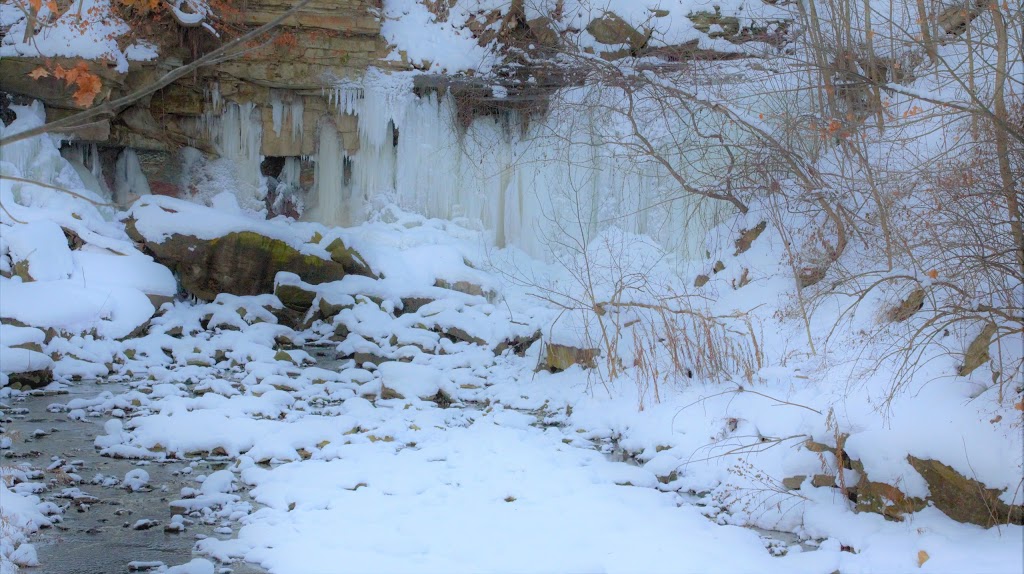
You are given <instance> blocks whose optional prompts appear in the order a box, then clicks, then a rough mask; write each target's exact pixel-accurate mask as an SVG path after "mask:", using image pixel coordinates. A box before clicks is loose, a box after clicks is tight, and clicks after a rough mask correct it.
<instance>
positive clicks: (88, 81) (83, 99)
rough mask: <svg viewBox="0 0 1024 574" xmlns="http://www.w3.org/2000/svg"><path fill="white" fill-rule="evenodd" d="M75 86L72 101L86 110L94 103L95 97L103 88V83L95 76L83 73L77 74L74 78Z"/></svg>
mask: <svg viewBox="0 0 1024 574" xmlns="http://www.w3.org/2000/svg"><path fill="white" fill-rule="evenodd" d="M74 83H75V85H76V86H78V89H77V90H75V95H74V96H73V97H74V100H75V103H76V104H77V105H79V106H82V107H83V108H87V107H89V106H91V105H92V103H93V102H94V101H96V96H97V95H99V93H100V90H101V89H102V88H103V82H102V81H101V80H100V78H99V76H97V75H96V74H93V73H90V72H85V73H84V74H79V75H78V76H77V77H76V78H75V82H74Z"/></svg>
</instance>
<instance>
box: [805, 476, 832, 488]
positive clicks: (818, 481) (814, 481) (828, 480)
mask: <svg viewBox="0 0 1024 574" xmlns="http://www.w3.org/2000/svg"><path fill="white" fill-rule="evenodd" d="M835 485H836V477H835V476H833V475H831V474H816V475H814V476H813V477H812V478H811V486H813V487H815V488H826V487H833V486H835Z"/></svg>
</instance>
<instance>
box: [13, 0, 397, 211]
mask: <svg viewBox="0 0 1024 574" xmlns="http://www.w3.org/2000/svg"><path fill="white" fill-rule="evenodd" d="M292 4H293V3H292V2H288V1H284V0H252V1H249V2H247V3H246V4H245V6H240V7H239V11H238V13H237V14H234V15H232V17H231V21H230V24H231V25H232V26H233V27H234V28H235V29H237V30H241V31H245V30H248V29H252V28H255V27H258V26H260V25H263V24H266V23H268V22H271V21H273V20H274V19H275V18H278V17H279V16H280V15H281V14H282V13H284V12H285V11H287V10H288V9H289V8H290V7H291V6H292ZM380 4H381V2H380V0H314V1H312V2H310V3H309V4H307V5H306V6H305V7H303V9H302V10H300V11H299V12H297V13H296V14H295V15H293V16H291V17H289V18H288V19H287V20H285V21H284V22H283V23H282V25H281V26H280V27H278V28H277V31H276V32H275V33H274V35H273V36H271V37H270V38H269V39H268V40H267V41H266V42H265V43H263V44H261V45H258V46H254V47H253V48H251V49H249V50H247V51H246V52H245V53H244V54H243V55H242V56H240V57H236V58H233V59H230V60H228V61H225V62H222V63H219V64H216V65H214V66H210V67H206V68H202V69H200V70H198V71H197V72H196V73H195V74H193V75H189V76H186V77H184V78H181V79H179V80H178V81H176V82H174V83H172V84H171V85H169V86H167V87H166V88H164V89H162V90H160V91H158V92H157V93H155V94H153V95H152V96H150V97H147V98H145V99H143V100H141V101H139V102H138V103H137V104H135V105H134V106H132V107H130V108H128V109H127V110H124V111H122V112H121V113H119V114H118V115H117V116H116V117H114V118H110V119H104V120H102V121H100V122H98V123H96V124H93V125H90V126H89V127H87V128H84V129H80V130H76V131H75V132H74V133H72V134H70V135H72V136H73V137H74V138H75V140H76V141H77V142H78V143H84V144H93V143H95V144H98V145H99V146H100V148H101V149H103V148H108V149H109V148H113V149H115V150H120V149H133V150H135V151H136V152H140V159H141V158H143V157H145V158H146V159H148V160H149V161H141V163H140V166H139V167H140V168H141V171H142V173H143V174H144V175H145V176H146V177H147V178H148V180H149V184H150V187H151V188H152V191H153V192H154V193H169V194H178V193H179V192H180V191H181V190H180V189H178V187H179V182H178V177H177V175H178V174H177V173H176V172H175V170H169V169H168V166H169V165H170V164H180V163H181V162H180V160H179V158H177V157H176V153H177V151H178V150H179V149H180V148H182V147H184V146H188V147H194V148H197V149H199V150H201V151H203V152H205V153H207V154H209V155H211V156H223V155H230V154H231V153H232V151H231V150H227V149H224V148H225V142H222V141H218V140H220V139H222V136H221V134H220V133H219V130H220V119H221V117H222V116H223V115H224V112H225V110H226V108H227V106H230V105H231V103H251V104H254V109H255V110H256V111H255V112H253V113H254V114H255V115H258V120H259V122H260V123H261V124H262V138H260V140H259V141H260V144H259V150H252V151H253V152H254V155H255V152H258V154H259V155H262V156H264V157H269V158H281V157H309V156H312V155H314V154H315V153H316V147H317V133H318V128H319V127H320V126H321V125H324V124H328V125H332V126H333V127H334V128H335V129H337V131H338V134H339V140H340V142H341V143H342V145H343V146H344V149H345V151H346V153H349V154H352V153H355V152H356V150H357V148H358V137H357V121H356V118H355V117H354V116H351V115H347V114H344V113H341V112H339V110H338V107H337V106H335V105H332V104H331V103H329V101H328V98H327V97H325V95H324V87H325V86H329V85H332V84H335V83H338V82H340V81H344V80H345V79H352V78H358V77H359V76H361V75H362V73H363V72H364V71H365V70H366V69H367V67H368V66H370V65H374V66H378V67H389V66H395V65H396V64H394V63H389V62H385V61H384V60H383V57H384V56H386V55H387V53H388V47H387V45H386V42H385V41H384V40H383V38H381V36H380V30H381V20H380V8H381V5H380ZM196 38H198V40H197V39H196ZM147 40H149V41H151V42H153V43H154V44H156V45H157V47H158V48H159V52H160V54H161V56H160V58H159V59H158V60H156V61H152V62H131V65H130V67H129V70H128V71H127V72H126V73H119V72H118V71H116V70H115V69H114V68H113V66H112V65H111V64H109V63H106V62H102V61H90V62H87V64H88V66H89V69H90V71H92V72H93V73H95V74H97V75H98V76H99V77H100V78H101V80H102V83H103V88H102V89H101V90H100V93H99V95H98V96H97V99H96V101H95V104H100V103H103V102H105V101H109V100H113V99H116V98H118V97H121V96H124V95H126V94H130V93H132V92H133V91H135V90H137V89H138V88H140V87H144V86H146V85H149V84H151V83H152V82H154V81H156V80H157V79H158V78H159V77H161V76H162V75H163V74H165V73H166V72H168V71H170V70H171V69H174V68H175V67H177V66H179V65H181V64H182V63H183V62H188V61H191V60H192V59H194V58H195V57H196V54H197V53H199V52H195V51H193V50H192V49H189V48H186V47H184V45H185V44H189V43H192V44H193V45H204V44H211V45H212V44H213V42H214V39H213V36H212V35H211V34H209V33H208V32H206V31H204V30H201V29H199V28H196V29H192V30H188V31H187V32H186V31H185V30H184V29H182V28H179V27H177V26H175V25H168V26H164V27H162V28H161V31H160V35H158V36H155V37H148V38H147ZM210 49H212V48H210ZM43 63H44V62H43V60H42V59H41V58H31V57H26V58H14V57H5V58H3V59H0V78H2V80H0V91H3V92H7V93H10V94H20V95H25V96H28V97H30V98H34V99H39V100H42V101H43V103H44V104H46V107H47V116H48V120H53V119H59V118H61V117H64V116H67V115H69V114H72V113H74V112H76V111H78V110H79V109H81V107H80V106H79V105H77V104H76V102H75V101H74V100H73V98H72V94H71V92H72V91H71V90H68V89H66V87H65V86H64V85H63V84H62V83H61V82H59V81H57V80H54V79H52V78H44V79H42V80H40V79H33V78H31V77H29V73H30V72H31V71H32V70H33V69H35V68H36V67H38V66H39V65H41V64H43ZM54 63H56V64H61V63H63V65H64V66H65V67H67V68H70V67H72V66H73V65H75V64H76V61H72V60H66V61H64V60H61V59H57V60H55V61H54V62H49V64H54ZM397 65H398V66H400V64H397ZM282 126H283V127H282ZM229 143H230V142H229ZM141 152H145V153H144V154H143V153H141ZM108 155H109V154H108ZM116 157H117V154H113V155H112V156H111V157H108V158H105V164H108V165H105V166H104V167H105V168H107V169H105V170H104V171H105V172H113V171H114V165H113V164H114V161H115V158H116ZM271 175H274V176H276V175H277V173H274V174H271ZM110 179H111V180H112V179H113V178H112V177H110ZM110 183H111V184H112V183H113V182H112V181H111V182H110ZM111 187H113V185H111Z"/></svg>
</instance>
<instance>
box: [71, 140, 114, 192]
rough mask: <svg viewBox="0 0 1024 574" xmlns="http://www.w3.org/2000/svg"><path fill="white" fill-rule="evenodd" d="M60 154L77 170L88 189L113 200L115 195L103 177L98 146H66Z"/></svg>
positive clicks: (77, 144) (76, 144)
mask: <svg viewBox="0 0 1024 574" xmlns="http://www.w3.org/2000/svg"><path fill="white" fill-rule="evenodd" d="M60 154H61V155H62V156H63V157H64V159H66V160H68V163H70V164H71V167H73V168H75V172H77V173H78V177H79V178H81V180H82V184H83V185H85V188H86V189H88V190H89V191H92V192H93V193H95V194H96V195H98V196H100V197H103V198H105V199H107V200H111V199H113V197H114V195H113V193H111V191H110V188H109V187H108V186H107V181H106V178H104V177H103V166H102V165H101V163H100V151H99V148H98V147H97V146H96V144H89V145H83V144H79V143H72V144H70V145H67V146H64V147H63V148H62V149H61V150H60Z"/></svg>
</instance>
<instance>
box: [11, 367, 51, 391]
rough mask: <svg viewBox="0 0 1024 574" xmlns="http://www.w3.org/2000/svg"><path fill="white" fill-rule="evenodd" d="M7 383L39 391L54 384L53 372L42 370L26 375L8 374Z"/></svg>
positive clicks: (25, 373) (26, 372)
mask: <svg viewBox="0 0 1024 574" xmlns="http://www.w3.org/2000/svg"><path fill="white" fill-rule="evenodd" d="M7 381H8V383H9V384H10V385H11V386H14V385H19V386H20V387H22V388H26V387H27V388H30V389H38V388H41V387H45V386H46V385H48V384H50V383H52V382H53V371H51V370H50V369H40V370H37V371H25V372H24V373H8V375H7Z"/></svg>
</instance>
